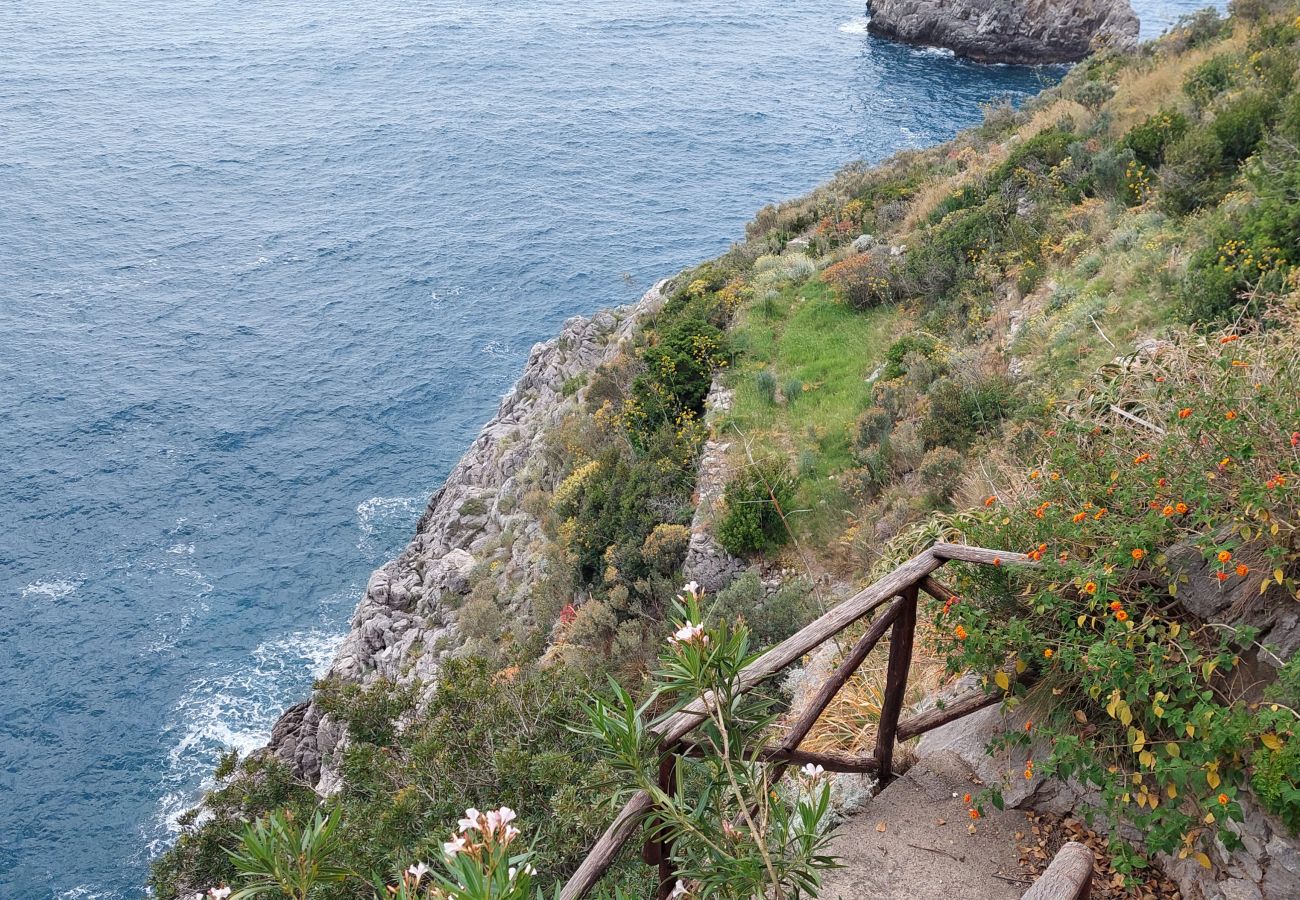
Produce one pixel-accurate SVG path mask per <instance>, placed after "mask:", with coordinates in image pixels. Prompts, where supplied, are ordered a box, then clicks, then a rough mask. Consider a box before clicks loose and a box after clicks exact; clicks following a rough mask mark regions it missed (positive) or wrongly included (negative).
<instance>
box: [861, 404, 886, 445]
mask: <svg viewBox="0 0 1300 900" xmlns="http://www.w3.org/2000/svg"><path fill="white" fill-rule="evenodd" d="M893 425H894V419H893V417H892V416H891V415H890V414H889V412H888V410H885V409H882V408H881V407H879V406H872V407H868V408H867V409H865V410H863V411H862V414H861V415H859V416H858V421H857V422H856V423H855V425H854V428H853V444H854V446H855V447H856V448H857V449H858V450H865V449H866V448H868V447H870V446H872V445H873V444H879V443H880V442H881V441H883V440H884V439H885V438H886V437H887V436H888V435H889V429H890V428H892V427H893Z"/></svg>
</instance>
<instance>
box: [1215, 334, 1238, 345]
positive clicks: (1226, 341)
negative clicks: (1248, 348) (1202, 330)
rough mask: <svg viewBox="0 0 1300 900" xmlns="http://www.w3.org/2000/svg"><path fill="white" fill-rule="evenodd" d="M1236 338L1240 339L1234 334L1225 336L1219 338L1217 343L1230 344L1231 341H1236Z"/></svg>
mask: <svg viewBox="0 0 1300 900" xmlns="http://www.w3.org/2000/svg"><path fill="white" fill-rule="evenodd" d="M1238 337H1240V335H1236V334H1229V335H1225V336H1223V337H1221V338H1219V343H1220V344H1231V343H1232V342H1233V341H1235V340H1237V338H1238Z"/></svg>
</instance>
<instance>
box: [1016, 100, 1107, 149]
mask: <svg viewBox="0 0 1300 900" xmlns="http://www.w3.org/2000/svg"><path fill="white" fill-rule="evenodd" d="M1092 120H1093V113H1091V112H1089V110H1088V108H1087V107H1086V106H1083V105H1082V104H1080V103H1076V102H1075V101H1074V100H1067V99H1066V98H1065V97H1061V98H1059V99H1057V100H1055V101H1054V102H1052V103H1049V104H1048V105H1047V106H1044V107H1043V108H1042V109H1038V110H1035V111H1034V113H1033V114H1032V115H1031V116H1030V117H1029V119H1028V120H1027V121H1026V122H1025V123H1024V124H1023V125H1021V126H1020V127H1019V128H1017V129H1016V132H1015V133H1016V136H1017V137H1018V138H1019V139H1020V140H1022V141H1025V140H1028V139H1029V138H1031V137H1033V136H1034V135H1036V134H1038V133H1039V132H1040V131H1042V130H1043V129H1044V128H1050V127H1052V126H1053V125H1058V124H1060V123H1062V122H1068V123H1069V124H1070V127H1071V128H1072V129H1073V130H1074V131H1076V132H1079V133H1082V132H1083V131H1085V130H1086V129H1087V128H1088V126H1089V125H1091V124H1092Z"/></svg>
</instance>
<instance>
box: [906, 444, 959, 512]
mask: <svg viewBox="0 0 1300 900" xmlns="http://www.w3.org/2000/svg"><path fill="white" fill-rule="evenodd" d="M963 464H964V460H963V459H962V455H961V454H960V453H958V452H957V451H956V450H954V449H952V448H951V447H935V448H934V449H933V450H930V451H928V452H927V453H926V454H925V456H923V457H922V458H921V464H920V465H919V466H918V467H917V469H916V473H917V475H918V476H919V477H920V479H921V484H922V485H923V486H924V488H925V500H926V503H928V504H929V505H930V506H932V507H936V508H938V507H944V506H947V505H948V504H949V503H950V502H951V501H952V495H953V494H954V493H956V492H957V488H958V486H960V484H961V478H962V466H963Z"/></svg>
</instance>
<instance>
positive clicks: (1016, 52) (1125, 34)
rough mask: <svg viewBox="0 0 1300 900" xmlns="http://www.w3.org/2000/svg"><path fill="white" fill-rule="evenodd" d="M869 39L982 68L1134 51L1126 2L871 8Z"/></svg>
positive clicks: (965, 2) (1134, 29) (888, 0)
mask: <svg viewBox="0 0 1300 900" xmlns="http://www.w3.org/2000/svg"><path fill="white" fill-rule="evenodd" d="M869 7H870V12H871V22H870V25H869V26H868V27H869V29H870V31H871V33H872V34H875V35H879V36H880V37H885V38H890V39H893V40H898V41H904V42H906V43H909V44H922V45H926V46H933V47H947V48H948V49H950V50H952V51H953V52H955V53H956V54H957V55H958V56H963V57H966V58H968V59H974V60H978V61H979V62H991V63H995V62H1000V63H1025V64H1031V65H1037V64H1044V63H1065V62H1076V61H1078V60H1080V59H1083V58H1084V57H1085V56H1087V55H1088V54H1089V53H1091V52H1093V51H1094V50H1097V49H1101V48H1104V47H1111V48H1116V49H1131V48H1132V47H1134V46H1136V45H1137V37H1138V17H1137V15H1136V14H1135V13H1134V12H1133V9H1132V7H1130V6H1129V4H1128V0H870V3H869Z"/></svg>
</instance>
